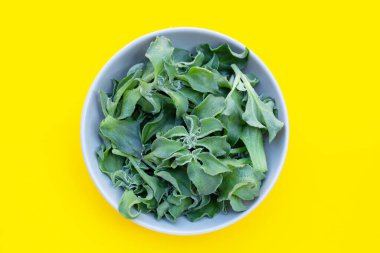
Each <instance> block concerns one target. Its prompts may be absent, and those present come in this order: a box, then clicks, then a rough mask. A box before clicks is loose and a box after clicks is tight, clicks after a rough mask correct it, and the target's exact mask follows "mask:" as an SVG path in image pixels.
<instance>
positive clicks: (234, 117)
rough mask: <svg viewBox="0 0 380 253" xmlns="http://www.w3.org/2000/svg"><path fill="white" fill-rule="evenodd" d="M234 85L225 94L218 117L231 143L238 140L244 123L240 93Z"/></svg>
mask: <svg viewBox="0 0 380 253" xmlns="http://www.w3.org/2000/svg"><path fill="white" fill-rule="evenodd" d="M236 85H237V83H235V85H234V86H233V88H232V90H231V91H230V93H229V94H228V95H227V97H226V99H225V104H226V107H225V109H224V111H223V112H222V115H221V116H220V117H219V119H220V120H221V121H222V123H223V125H224V127H225V129H226V131H227V139H228V141H229V142H230V143H231V144H232V145H234V144H236V142H237V141H238V140H239V138H240V136H241V133H242V131H243V127H244V125H245V123H244V121H243V120H242V118H241V115H242V113H243V109H242V105H241V103H242V100H243V98H242V96H241V94H240V93H238V92H236Z"/></svg>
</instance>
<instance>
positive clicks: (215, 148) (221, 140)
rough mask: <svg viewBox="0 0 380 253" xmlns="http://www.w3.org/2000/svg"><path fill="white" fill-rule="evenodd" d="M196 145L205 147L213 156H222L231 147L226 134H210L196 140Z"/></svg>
mask: <svg viewBox="0 0 380 253" xmlns="http://www.w3.org/2000/svg"><path fill="white" fill-rule="evenodd" d="M196 146H201V147H205V148H207V149H208V150H210V152H211V153H212V154H213V155H215V156H223V155H225V154H228V152H229V151H230V149H231V146H230V144H229V143H228V142H227V136H226V135H225V136H211V137H205V138H203V139H201V140H198V141H197V142H196Z"/></svg>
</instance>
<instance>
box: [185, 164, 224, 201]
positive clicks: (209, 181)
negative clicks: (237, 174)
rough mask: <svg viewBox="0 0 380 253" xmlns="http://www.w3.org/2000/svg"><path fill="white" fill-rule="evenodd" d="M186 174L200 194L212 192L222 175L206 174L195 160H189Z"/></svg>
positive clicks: (219, 182) (220, 181)
mask: <svg viewBox="0 0 380 253" xmlns="http://www.w3.org/2000/svg"><path fill="white" fill-rule="evenodd" d="M187 175H188V176H189V178H190V180H191V182H192V183H193V184H194V185H195V187H196V188H197V190H198V193H199V194H201V195H209V194H211V193H214V192H215V191H216V189H217V188H218V187H219V185H220V184H221V183H222V180H223V176H222V175H215V176H211V175H209V174H206V173H205V171H204V168H202V166H201V165H200V164H199V163H198V162H196V161H192V162H190V163H189V165H188V166H187Z"/></svg>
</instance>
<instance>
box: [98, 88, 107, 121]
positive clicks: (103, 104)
mask: <svg viewBox="0 0 380 253" xmlns="http://www.w3.org/2000/svg"><path fill="white" fill-rule="evenodd" d="M99 98H100V105H101V107H102V112H103V115H104V117H107V116H108V112H107V104H108V100H109V99H110V98H109V97H108V95H107V93H105V92H104V91H102V90H100V91H99Z"/></svg>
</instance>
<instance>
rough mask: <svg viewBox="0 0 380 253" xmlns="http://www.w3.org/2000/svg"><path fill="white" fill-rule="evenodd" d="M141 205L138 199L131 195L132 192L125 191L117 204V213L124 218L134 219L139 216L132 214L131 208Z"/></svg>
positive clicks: (138, 213)
mask: <svg viewBox="0 0 380 253" xmlns="http://www.w3.org/2000/svg"><path fill="white" fill-rule="evenodd" d="M139 203H141V201H140V199H139V198H138V197H137V196H136V195H135V194H134V193H133V191H125V192H124V194H123V196H122V197H121V200H120V204H119V212H120V214H121V215H123V216H124V217H125V218H128V219H135V218H137V217H138V216H139V215H140V212H137V213H133V211H132V208H133V206H135V205H138V204H139Z"/></svg>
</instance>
